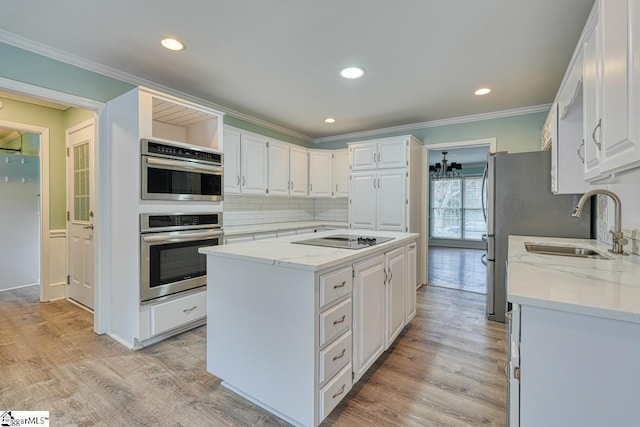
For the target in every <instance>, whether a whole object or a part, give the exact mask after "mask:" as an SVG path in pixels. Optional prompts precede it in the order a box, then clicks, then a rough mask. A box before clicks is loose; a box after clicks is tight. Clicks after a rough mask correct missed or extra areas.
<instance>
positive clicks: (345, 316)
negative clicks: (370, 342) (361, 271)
mask: <svg viewBox="0 0 640 427" xmlns="http://www.w3.org/2000/svg"><path fill="white" fill-rule="evenodd" d="M194 308H195V307H194ZM346 318H347V315H346V314H343V315H342V317H341V318H340V320H334V321H333V324H334V325H337V324H338V323H342V322H344V319H346Z"/></svg>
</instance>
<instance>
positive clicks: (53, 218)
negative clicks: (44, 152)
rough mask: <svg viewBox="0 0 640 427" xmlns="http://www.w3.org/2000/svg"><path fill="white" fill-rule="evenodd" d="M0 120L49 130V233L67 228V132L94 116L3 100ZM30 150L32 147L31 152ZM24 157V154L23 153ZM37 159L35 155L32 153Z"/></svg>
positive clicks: (73, 110) (81, 111)
mask: <svg viewBox="0 0 640 427" xmlns="http://www.w3.org/2000/svg"><path fill="white" fill-rule="evenodd" d="M0 100H2V102H3V104H4V107H3V108H2V109H0V120H6V121H10V122H15V123H21V124H28V125H32V126H39V127H43V128H48V129H49V221H50V228H51V229H62V228H65V227H66V220H65V216H66V199H65V197H66V172H65V170H66V148H65V147H66V141H65V138H66V136H65V131H66V129H68V128H70V127H72V126H75V125H77V124H79V123H81V122H83V121H86V120H88V119H91V118H92V117H93V112H91V111H87V110H80V109H76V108H69V109H68V110H66V111H62V110H58V109H55V108H49V107H43V106H40V105H35V104H30V103H26V102H22V101H16V100H13V99H8V98H2V97H0ZM31 149H33V146H32V148H31ZM25 154H26V153H25ZM31 154H34V155H37V154H38V152H37V151H36V152H35V153H31Z"/></svg>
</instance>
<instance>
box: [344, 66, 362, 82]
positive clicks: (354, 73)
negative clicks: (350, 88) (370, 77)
mask: <svg viewBox="0 0 640 427" xmlns="http://www.w3.org/2000/svg"><path fill="white" fill-rule="evenodd" d="M340 75H341V76H342V77H344V78H345V79H359V78H360V77H362V76H364V70H363V69H362V68H359V67H347V68H344V69H343V70H342V71H340Z"/></svg>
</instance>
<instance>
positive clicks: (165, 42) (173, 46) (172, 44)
mask: <svg viewBox="0 0 640 427" xmlns="http://www.w3.org/2000/svg"><path fill="white" fill-rule="evenodd" d="M160 43H162V46H164V47H166V48H167V49H169V50H184V49H185V45H184V44H182V43H181V42H180V41H178V40H176V39H173V38H171V37H167V38H166V39H162V41H161V42H160Z"/></svg>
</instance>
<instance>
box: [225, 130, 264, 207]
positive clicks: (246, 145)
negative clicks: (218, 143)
mask: <svg viewBox="0 0 640 427" xmlns="http://www.w3.org/2000/svg"><path fill="white" fill-rule="evenodd" d="M224 136H225V138H228V141H229V144H224V191H225V193H229V194H255V195H265V194H267V182H268V180H267V178H268V177H267V170H268V169H267V164H268V155H267V154H268V153H267V140H266V139H265V138H263V137H261V136H260V135H255V134H251V133H248V132H244V131H241V130H239V129H235V128H232V127H229V126H224Z"/></svg>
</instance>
